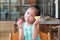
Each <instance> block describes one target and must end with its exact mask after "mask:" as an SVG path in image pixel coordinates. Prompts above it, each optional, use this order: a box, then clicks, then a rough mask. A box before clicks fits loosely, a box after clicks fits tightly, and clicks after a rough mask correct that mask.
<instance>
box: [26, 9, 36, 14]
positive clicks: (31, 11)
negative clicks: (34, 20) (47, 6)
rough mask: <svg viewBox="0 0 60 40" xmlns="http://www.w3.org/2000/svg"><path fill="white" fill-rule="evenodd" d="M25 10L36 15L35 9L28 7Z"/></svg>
mask: <svg viewBox="0 0 60 40" xmlns="http://www.w3.org/2000/svg"><path fill="white" fill-rule="evenodd" d="M26 12H29V13H30V14H32V15H36V9H32V8H29V9H28V10H27V11H26Z"/></svg>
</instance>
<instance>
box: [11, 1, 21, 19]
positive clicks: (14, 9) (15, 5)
mask: <svg viewBox="0 0 60 40" xmlns="http://www.w3.org/2000/svg"><path fill="white" fill-rule="evenodd" d="M19 16H20V2H19V1H18V0H11V20H15V19H16V18H17V17H19Z"/></svg>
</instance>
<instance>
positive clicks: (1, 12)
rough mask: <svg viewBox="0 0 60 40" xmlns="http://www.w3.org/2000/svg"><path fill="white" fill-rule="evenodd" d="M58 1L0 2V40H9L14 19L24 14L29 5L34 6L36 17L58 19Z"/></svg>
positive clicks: (59, 12)
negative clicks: (36, 12) (36, 11)
mask: <svg viewBox="0 0 60 40" xmlns="http://www.w3.org/2000/svg"><path fill="white" fill-rule="evenodd" d="M59 2H60V0H0V40H9V33H11V32H14V23H15V20H16V18H18V17H21V16H23V15H24V14H25V11H26V10H27V8H28V6H29V5H33V6H36V8H37V9H38V11H39V13H38V16H50V17H52V18H57V19H60V5H59Z"/></svg>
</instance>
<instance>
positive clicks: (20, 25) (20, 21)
mask: <svg viewBox="0 0 60 40" xmlns="http://www.w3.org/2000/svg"><path fill="white" fill-rule="evenodd" d="M22 23H23V20H22V19H20V20H19V21H18V22H17V25H18V28H20V29H22V28H23V27H22Z"/></svg>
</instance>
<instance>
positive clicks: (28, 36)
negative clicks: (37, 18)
mask: <svg viewBox="0 0 60 40" xmlns="http://www.w3.org/2000/svg"><path fill="white" fill-rule="evenodd" d="M22 26H23V29H24V40H32V30H33V24H32V25H29V26H28V27H27V25H26V23H23V25H22ZM36 40H40V36H39V34H38V36H37V38H36Z"/></svg>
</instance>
